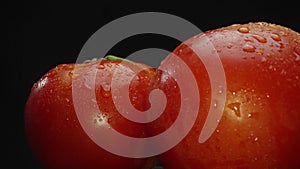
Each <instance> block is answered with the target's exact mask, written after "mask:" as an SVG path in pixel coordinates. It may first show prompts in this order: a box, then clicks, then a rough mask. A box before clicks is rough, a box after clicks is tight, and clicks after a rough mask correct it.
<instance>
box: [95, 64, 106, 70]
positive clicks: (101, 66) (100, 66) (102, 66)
mask: <svg viewBox="0 0 300 169" xmlns="http://www.w3.org/2000/svg"><path fill="white" fill-rule="evenodd" d="M97 67H98V69H104V68H105V66H104V65H101V64H99V65H98V66H97Z"/></svg>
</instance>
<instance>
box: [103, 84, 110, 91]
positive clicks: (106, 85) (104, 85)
mask: <svg viewBox="0 0 300 169" xmlns="http://www.w3.org/2000/svg"><path fill="white" fill-rule="evenodd" d="M101 86H102V89H103V90H104V91H110V84H109V83H103V84H102V85H101Z"/></svg>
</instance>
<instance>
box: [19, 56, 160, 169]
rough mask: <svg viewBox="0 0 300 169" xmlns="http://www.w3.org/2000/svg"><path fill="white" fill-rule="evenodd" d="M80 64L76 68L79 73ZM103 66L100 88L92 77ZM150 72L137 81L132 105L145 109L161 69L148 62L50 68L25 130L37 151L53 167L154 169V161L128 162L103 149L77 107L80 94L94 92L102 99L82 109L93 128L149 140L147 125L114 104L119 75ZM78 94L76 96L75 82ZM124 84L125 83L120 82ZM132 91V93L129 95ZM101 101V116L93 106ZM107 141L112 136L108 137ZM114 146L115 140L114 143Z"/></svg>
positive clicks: (31, 102) (32, 99)
mask: <svg viewBox="0 0 300 169" xmlns="http://www.w3.org/2000/svg"><path fill="white" fill-rule="evenodd" d="M75 66H76V69H75ZM95 66H96V67H97V70H96V72H97V74H96V78H95V79H94V80H95V85H94V87H93V86H91V80H93V79H89V78H90V76H91V75H90V73H91V72H93V71H94V69H92V68H93V67H95ZM135 69H144V70H143V71H141V72H140V73H139V74H138V75H136V76H135V78H134V79H133V80H132V81H131V84H130V86H131V87H130V88H129V94H130V101H131V104H132V105H133V106H134V107H135V108H136V109H139V110H141V111H142V110H145V109H148V107H149V102H147V100H148V98H147V97H145V96H146V95H147V94H148V93H149V90H150V89H151V87H152V86H151V84H152V82H153V81H154V79H155V76H156V71H155V70H154V69H151V68H149V67H148V66H146V65H143V64H137V63H133V62H127V61H122V62H121V61H118V60H114V61H112V60H101V61H95V62H91V63H84V64H60V65H58V66H57V67H55V68H53V69H51V70H49V72H47V73H46V74H45V75H44V76H43V77H42V78H41V79H40V80H39V81H38V82H37V83H35V84H34V85H33V87H32V90H31V93H30V95H29V98H28V100H27V104H26V110H25V131H26V134H27V138H28V143H29V144H30V147H31V148H32V151H33V153H34V154H35V156H36V157H37V159H38V160H39V161H40V162H41V164H42V166H43V167H44V168H47V169H66V168H72V169H76V168H78V169H101V168H103V169H121V168H122V169H150V168H152V167H153V166H154V165H155V159H154V158H128V157H123V156H119V155H115V154H113V153H110V152H109V151H106V150H104V149H103V148H101V147H100V146H98V145H97V144H96V143H95V142H94V141H93V140H92V139H91V138H90V137H89V136H88V135H87V133H86V132H85V131H84V130H83V128H82V126H81V124H80V122H79V120H78V117H77V115H76V112H75V109H74V100H73V96H72V94H74V92H77V93H84V92H86V91H90V90H94V92H95V95H96V98H94V99H93V100H83V102H85V103H84V105H86V106H84V107H82V108H83V109H84V110H85V112H86V114H85V115H84V116H86V117H84V118H86V119H87V120H88V121H89V123H88V126H89V127H91V128H99V127H102V128H104V127H105V128H113V129H115V130H117V131H118V132H120V133H123V134H126V135H128V136H132V137H137V138H140V137H146V134H145V128H144V127H145V126H144V125H143V124H139V123H134V122H131V121H129V120H128V119H126V118H124V117H122V116H121V115H120V113H119V112H118V111H117V110H116V107H115V105H114V103H113V100H112V94H111V88H110V87H111V82H112V77H113V73H114V72H115V71H116V70H118V71H119V72H121V73H120V74H119V76H117V78H118V79H119V80H121V81H122V79H125V80H127V79H126V78H128V77H129V76H130V77H131V75H132V73H134V72H133V71H132V70H135ZM75 81H76V82H77V83H76V85H77V86H73V87H76V90H77V91H73V92H72V82H75ZM117 85H119V86H122V85H123V84H122V83H119V84H117ZM126 92H128V91H126ZM91 101H92V102H95V103H97V105H98V107H99V110H100V112H95V113H91V112H90V111H92V109H91V107H90V106H89V102H91ZM102 137H103V139H107V138H106V135H103V136H102ZM110 141H111V142H114V141H115V140H110ZM134 148H135V147H131V148H130V149H131V150H134Z"/></svg>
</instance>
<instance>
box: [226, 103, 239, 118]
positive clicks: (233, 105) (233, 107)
mask: <svg viewBox="0 0 300 169" xmlns="http://www.w3.org/2000/svg"><path fill="white" fill-rule="evenodd" d="M240 105H241V103H239V102H236V103H231V104H228V107H229V108H230V109H231V110H233V111H234V113H235V115H236V116H237V117H241V111H240Z"/></svg>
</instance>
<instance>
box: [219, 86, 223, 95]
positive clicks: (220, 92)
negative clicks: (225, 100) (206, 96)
mask: <svg viewBox="0 0 300 169" xmlns="http://www.w3.org/2000/svg"><path fill="white" fill-rule="evenodd" d="M223 92H224V88H223V86H218V94H222V93H223Z"/></svg>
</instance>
